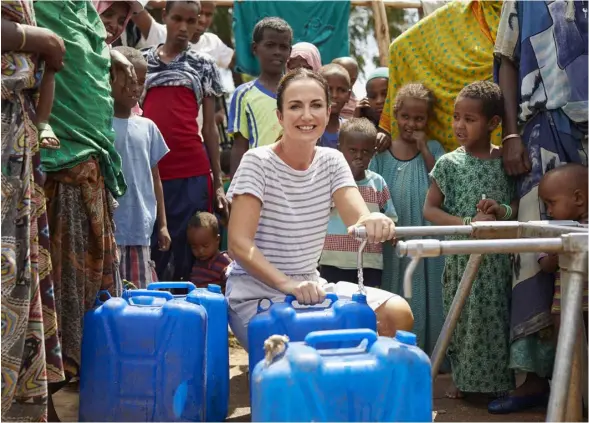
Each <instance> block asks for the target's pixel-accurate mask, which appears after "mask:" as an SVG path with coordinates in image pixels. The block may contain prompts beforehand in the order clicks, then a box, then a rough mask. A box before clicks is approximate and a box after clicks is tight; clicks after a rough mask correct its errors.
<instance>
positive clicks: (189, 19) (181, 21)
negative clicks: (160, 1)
mask: <svg viewBox="0 0 589 423" xmlns="http://www.w3.org/2000/svg"><path fill="white" fill-rule="evenodd" d="M199 14H200V5H199V4H196V3H187V2H176V3H174V5H173V6H172V9H171V10H170V11H169V13H166V11H165V10H164V12H163V14H162V16H163V21H164V23H165V24H166V30H167V33H168V35H167V38H166V41H168V40H169V41H170V42H172V43H173V44H175V45H178V46H182V47H185V46H187V45H188V42H189V41H190V40H192V39H193V37H194V34H196V31H197V29H198V20H199Z"/></svg>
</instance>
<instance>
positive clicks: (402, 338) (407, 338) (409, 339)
mask: <svg viewBox="0 0 589 423" xmlns="http://www.w3.org/2000/svg"><path fill="white" fill-rule="evenodd" d="M395 339H396V340H397V341H399V342H402V343H403V344H407V345H417V335H415V334H414V333H411V332H406V331H404V330H398V331H397V334H396V335H395Z"/></svg>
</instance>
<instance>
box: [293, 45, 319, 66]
mask: <svg viewBox="0 0 589 423" xmlns="http://www.w3.org/2000/svg"><path fill="white" fill-rule="evenodd" d="M295 57H301V58H303V59H305V60H306V61H307V63H308V64H309V66H311V69H312V70H313V72H317V71H318V70H319V69H320V68H321V53H319V50H318V49H317V47H315V46H314V45H313V44H311V43H306V42H302V43H296V44H295V45H294V46H292V52H291V53H290V58H291V59H294V58H295Z"/></svg>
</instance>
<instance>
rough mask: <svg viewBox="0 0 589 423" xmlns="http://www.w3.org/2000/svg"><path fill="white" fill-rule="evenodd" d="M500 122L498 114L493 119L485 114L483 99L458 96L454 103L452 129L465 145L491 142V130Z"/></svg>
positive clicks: (457, 138)
mask: <svg viewBox="0 0 589 423" xmlns="http://www.w3.org/2000/svg"><path fill="white" fill-rule="evenodd" d="M500 122H501V120H500V119H499V117H498V116H495V117H493V118H492V119H489V118H488V117H487V116H485V114H484V113H483V102H482V101H481V100H476V99H472V98H461V97H458V99H457V100H456V103H455V104H454V120H453V121H452V129H453V130H454V136H455V137H456V140H457V141H458V143H459V144H460V145H461V146H463V147H467V148H468V147H475V146H477V145H482V144H488V143H490V142H491V141H490V137H491V132H492V131H493V130H494V129H495V128H496V127H497V125H498V124H499V123H500Z"/></svg>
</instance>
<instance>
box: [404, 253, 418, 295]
mask: <svg viewBox="0 0 589 423" xmlns="http://www.w3.org/2000/svg"><path fill="white" fill-rule="evenodd" d="M420 260H421V256H415V257H413V258H412V259H411V261H410V262H409V266H407V268H406V269H405V275H404V276H403V296H404V297H405V298H407V299H411V297H412V296H413V274H414V273H415V269H417V265H418V264H419V261H420Z"/></svg>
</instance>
